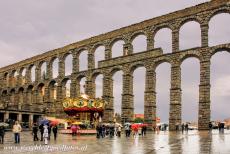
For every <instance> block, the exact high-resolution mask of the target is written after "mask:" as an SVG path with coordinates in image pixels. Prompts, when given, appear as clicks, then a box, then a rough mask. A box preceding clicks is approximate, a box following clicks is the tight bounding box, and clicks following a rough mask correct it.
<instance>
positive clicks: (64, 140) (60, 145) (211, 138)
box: [0, 131, 230, 154]
mask: <svg viewBox="0 0 230 154" xmlns="http://www.w3.org/2000/svg"><path fill="white" fill-rule="evenodd" d="M5 153H6V154H10V153H24V154H41V153H50V154H61V153H64V154H76V153H84V154H126V153H127V154H154V153H157V154H167V153H175V154H180V153H182V154H199V153H204V154H206V153H207V154H208V153H213V154H216V153H217V154H229V153H230V131H225V133H224V134H222V133H219V132H218V131H213V132H212V133H209V132H207V131H200V132H198V131H189V132H188V133H184V134H182V133H181V132H178V133H175V132H173V133H169V132H160V133H159V134H157V133H153V132H148V134H147V136H145V137H141V136H139V137H136V138H133V137H130V138H126V137H124V134H122V137H121V138H117V137H114V138H112V139H111V138H109V137H107V138H104V139H96V137H95V136H80V137H79V136H78V137H77V139H76V138H72V136H71V135H66V134H59V136H58V140H57V141H56V142H55V141H54V140H53V136H52V137H51V141H50V144H49V146H45V145H44V143H43V142H40V141H36V142H33V140H32V135H31V132H23V133H22V134H21V143H20V144H18V145H16V144H14V141H13V134H12V133H11V132H7V133H6V140H5V144H4V145H2V144H1V145H0V154H5Z"/></svg>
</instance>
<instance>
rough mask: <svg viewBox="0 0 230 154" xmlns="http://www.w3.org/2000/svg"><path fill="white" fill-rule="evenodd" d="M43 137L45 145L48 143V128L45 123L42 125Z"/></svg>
mask: <svg viewBox="0 0 230 154" xmlns="http://www.w3.org/2000/svg"><path fill="white" fill-rule="evenodd" d="M43 138H44V140H45V145H47V144H48V138H49V130H48V126H47V125H45V126H44V132H43Z"/></svg>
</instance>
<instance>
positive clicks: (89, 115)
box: [63, 94, 106, 126]
mask: <svg viewBox="0 0 230 154" xmlns="http://www.w3.org/2000/svg"><path fill="white" fill-rule="evenodd" d="M105 104H106V101H104V100H103V99H101V98H90V97H89V96H88V95H86V94H82V95H81V96H79V97H77V98H65V99H64V102H63V107H64V112H65V113H66V114H67V115H68V116H70V117H71V118H72V119H74V120H75V121H78V122H79V123H88V124H89V125H93V126H96V125H97V124H98V123H99V122H101V118H102V117H103V112H104V109H105Z"/></svg>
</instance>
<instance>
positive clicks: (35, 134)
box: [32, 123, 39, 141]
mask: <svg viewBox="0 0 230 154" xmlns="http://www.w3.org/2000/svg"><path fill="white" fill-rule="evenodd" d="M32 134H33V136H34V141H38V140H39V139H38V126H37V124H36V123H34V125H33V131H32Z"/></svg>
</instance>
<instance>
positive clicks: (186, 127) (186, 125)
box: [184, 123, 188, 132]
mask: <svg viewBox="0 0 230 154" xmlns="http://www.w3.org/2000/svg"><path fill="white" fill-rule="evenodd" d="M184 128H185V131H186V132H188V123H186V124H185V126H184Z"/></svg>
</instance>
